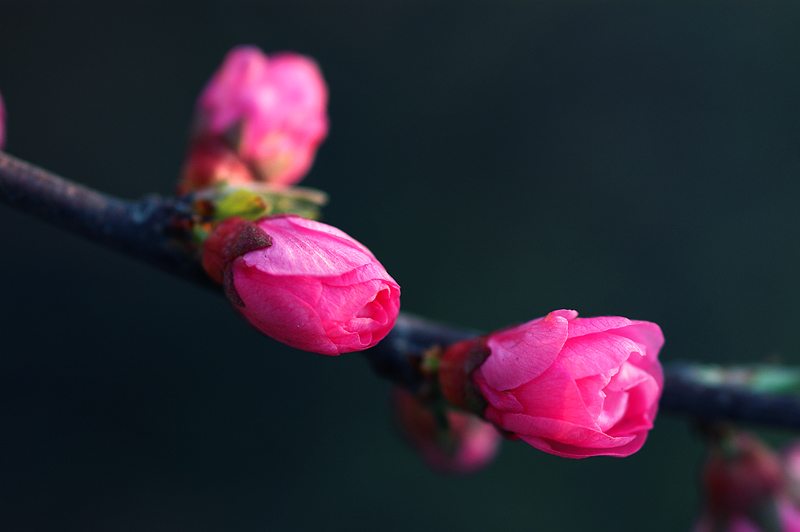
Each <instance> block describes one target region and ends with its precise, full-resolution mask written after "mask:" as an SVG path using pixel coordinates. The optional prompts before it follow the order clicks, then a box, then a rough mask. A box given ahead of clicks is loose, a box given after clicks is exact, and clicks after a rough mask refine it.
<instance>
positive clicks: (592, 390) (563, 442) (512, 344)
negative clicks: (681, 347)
mask: <svg viewBox="0 0 800 532" xmlns="http://www.w3.org/2000/svg"><path fill="white" fill-rule="evenodd" d="M577 315H578V313H577V312H575V311H573V310H556V311H554V312H551V313H550V314H548V315H547V316H545V317H544V318H539V319H536V320H533V321H531V322H528V323H524V324H522V325H518V326H515V327H510V328H508V329H504V330H502V331H498V332H495V333H491V334H489V335H488V336H485V337H482V338H477V339H473V340H467V341H465V342H461V343H458V344H455V345H452V346H450V347H449V348H447V349H446V350H445V352H444V355H443V356H442V359H441V362H440V367H439V380H440V383H441V385H442V393H443V394H444V395H445V397H446V398H447V399H448V400H449V401H450V402H452V403H453V404H456V405H458V406H462V407H465V408H469V409H470V410H472V411H474V412H476V413H480V414H482V415H483V416H484V418H485V419H487V420H489V421H491V422H493V423H494V424H495V425H497V426H498V427H499V428H500V429H502V430H503V431H505V434H506V436H508V437H510V438H512V439H516V438H521V439H523V440H525V441H526V442H528V443H530V444H531V445H533V446H534V447H536V448H537V449H540V450H542V451H545V452H548V453H552V454H556V455H559V456H565V457H568V458H583V457H587V456H596V455H609V456H628V455H630V454H632V453H634V452H636V451H638V450H639V449H640V448H641V447H642V445H643V444H644V441H645V438H646V437H647V433H648V431H649V430H650V429H651V428H652V426H653V421H654V420H655V416H656V411H657V409H658V400H659V398H660V396H661V389H662V387H663V382H664V378H663V372H662V369H661V364H660V363H659V362H658V352H659V350H660V349H661V346H662V345H663V343H664V337H663V335H662V334H661V329H660V328H659V327H658V325H656V324H655V323H649V322H644V321H631V320H628V319H627V318H620V317H602V318H582V319H579V318H577Z"/></svg>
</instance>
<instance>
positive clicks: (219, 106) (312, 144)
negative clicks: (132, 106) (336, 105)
mask: <svg viewBox="0 0 800 532" xmlns="http://www.w3.org/2000/svg"><path fill="white" fill-rule="evenodd" d="M327 100H328V90H327V87H326V85H325V81H324V79H323V78H322V74H321V73H320V71H319V68H318V67H317V65H316V63H314V61H312V60H311V59H309V58H307V57H304V56H301V55H298V54H294V53H289V52H284V53H278V54H274V55H271V56H269V57H268V56H266V55H264V54H263V53H262V52H261V51H260V50H259V49H258V48H255V47H252V46H241V47H238V48H234V49H233V50H231V52H230V53H228V55H227V57H226V58H225V60H224V62H223V63H222V66H221V67H220V68H219V70H217V72H216V73H215V74H214V76H213V77H212V78H211V81H210V82H209V83H208V85H207V86H206V87H205V89H204V90H203V92H202V94H201V95H200V98H199V99H198V101H197V109H196V125H195V132H194V134H195V139H207V138H208V137H211V138H216V139H224V140H225V142H227V143H228V145H229V146H230V147H231V148H232V149H233V150H234V151H235V152H236V153H237V155H238V156H239V157H241V159H242V161H243V162H244V164H246V165H247V166H248V167H250V168H251V169H252V170H253V171H254V176H255V177H256V178H257V179H258V180H259V181H266V182H269V183H272V184H276V185H292V184H294V183H296V182H297V181H299V180H300V179H302V178H303V176H304V175H305V174H306V173H307V172H308V170H309V168H310V167H311V164H312V163H313V161H314V155H315V153H316V150H317V147H318V146H319V144H320V143H321V142H322V140H323V139H324V138H325V135H326V134H327V132H328V118H327V115H326V106H327ZM193 149H195V147H194V146H193V147H192V148H190V152H191V151H192V150H193ZM188 179H189V178H187V177H186V176H184V179H183V181H184V182H183V187H184V188H190V189H191V188H199V187H198V186H193V185H194V183H192V182H190V181H188Z"/></svg>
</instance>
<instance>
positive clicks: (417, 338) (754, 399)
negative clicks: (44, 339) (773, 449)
mask: <svg viewBox="0 0 800 532" xmlns="http://www.w3.org/2000/svg"><path fill="white" fill-rule="evenodd" d="M0 202H2V203H5V204H7V205H9V206H11V207H15V208H17V209H19V210H21V211H23V212H26V213H28V214H31V215H33V216H35V217H37V218H39V219H41V220H44V221H47V222H49V223H51V224H54V225H56V226H58V227H61V228H64V229H67V230H69V231H72V232H73V233H77V234H79V235H82V236H84V237H86V238H88V239H90V240H92V241H94V242H97V243H99V244H101V245H104V246H108V247H112V248H114V249H117V250H119V251H122V252H123V253H125V254H127V255H130V256H133V257H137V258H139V259H141V260H144V261H146V262H148V263H150V264H152V265H154V266H156V267H158V268H161V269H163V270H165V271H168V272H170V273H172V274H175V275H177V276H179V277H181V278H182V279H186V280H188V281H191V282H194V283H196V284H198V285H200V286H203V287H205V288H211V289H213V290H215V291H216V292H217V293H220V294H221V293H222V290H221V289H220V288H219V286H217V285H216V284H215V283H213V281H211V280H210V279H209V278H208V276H207V275H206V274H205V272H204V271H203V269H202V267H201V266H200V262H199V260H198V256H197V253H196V250H195V249H193V247H192V246H191V244H190V241H189V238H188V234H187V233H186V232H185V231H183V230H182V227H183V226H184V224H183V222H187V221H190V220H191V218H192V216H193V214H192V211H191V198H190V197H181V198H161V197H159V196H156V195H151V196H146V197H144V198H143V199H141V200H139V201H125V200H121V199H118V198H115V197H112V196H108V195H106V194H102V193H100V192H96V191H94V190H91V189H89V188H86V187H83V186H81V185H78V184H75V183H72V182H70V181H67V180H65V179H63V178H61V177H59V176H57V175H54V174H52V173H50V172H48V171H46V170H43V169H41V168H38V167H36V166H33V165H31V164H29V163H26V162H24V161H21V160H19V159H16V158H14V157H12V156H10V155H8V154H6V153H4V152H0ZM478 334H480V333H479V332H477V331H472V330H466V329H460V328H456V327H450V326H446V325H443V324H440V323H437V322H434V321H431V320H428V319H427V318H423V317H419V316H413V315H410V314H407V313H401V314H400V316H399V317H398V319H397V324H396V325H395V327H394V329H393V330H392V331H391V332H390V333H389V335H388V336H387V337H386V338H385V339H384V340H383V341H382V342H381V343H379V344H378V345H377V346H375V347H374V348H372V349H370V350H369V351H367V352H365V355H366V357H367V358H368V360H369V361H370V364H371V365H372V367H373V369H374V370H375V372H376V373H377V374H379V375H381V376H382V377H386V378H388V379H390V380H392V381H394V382H395V383H397V384H400V385H402V386H404V387H406V388H409V389H411V390H417V389H419V388H420V387H421V386H423V385H424V384H425V381H424V375H423V372H422V371H421V362H422V355H423V352H424V351H425V350H426V349H429V348H430V347H432V346H434V345H441V346H445V345H448V344H451V343H453V342H457V341H459V340H464V339H467V338H470V337H473V336H476V335H478ZM704 368H706V369H707V367H704V366H702V365H696V364H671V365H669V364H668V365H666V367H665V384H664V392H663V395H662V398H661V405H660V408H661V411H662V412H672V413H675V414H681V415H687V416H691V417H694V418H698V419H702V420H706V421H732V422H740V423H750V424H759V425H764V426H772V427H781V428H793V429H800V395H797V394H796V393H792V394H776V393H766V392H763V391H757V390H756V391H754V390H753V389H752V388H751V387H748V386H747V385H746V383H734V384H731V383H730V382H726V381H725V380H724V379H723V380H716V381H711V380H709V379H708V378H707V371H706V372H705V373H704ZM737 374H738V373H737ZM792 391H793V392H794V391H797V390H792Z"/></svg>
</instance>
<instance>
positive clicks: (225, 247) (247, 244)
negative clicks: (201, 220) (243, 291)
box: [203, 217, 272, 307]
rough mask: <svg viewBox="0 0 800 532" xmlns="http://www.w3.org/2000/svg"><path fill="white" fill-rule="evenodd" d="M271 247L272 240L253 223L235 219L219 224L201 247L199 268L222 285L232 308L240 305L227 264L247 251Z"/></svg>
mask: <svg viewBox="0 0 800 532" xmlns="http://www.w3.org/2000/svg"><path fill="white" fill-rule="evenodd" d="M271 245H272V239H271V238H270V236H269V235H268V234H267V233H266V232H264V231H263V230H262V229H261V228H260V227H258V226H257V225H256V224H255V223H254V222H252V221H248V220H244V219H242V218H239V217H232V218H227V219H225V220H223V221H222V222H221V223H220V224H219V225H217V226H216V227H215V228H214V230H213V231H212V232H211V233H210V234H209V235H208V238H206V240H205V242H204V243H203V268H204V269H205V271H206V273H208V275H209V276H211V278H212V279H213V280H214V281H216V282H218V283H220V284H222V287H223V289H224V290H225V296H226V297H227V298H228V299H229V300H230V302H231V303H232V304H234V305H236V306H239V307H243V306H244V302H242V298H241V297H239V294H238V293H237V291H236V287H235V286H234V284H233V275H232V272H231V263H232V262H233V261H234V260H235V259H236V258H238V257H241V256H243V255H245V254H247V253H250V252H251V251H256V250H259V249H264V248H267V247H269V246H271Z"/></svg>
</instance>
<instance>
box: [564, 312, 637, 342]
mask: <svg viewBox="0 0 800 532" xmlns="http://www.w3.org/2000/svg"><path fill="white" fill-rule="evenodd" d="M630 324H631V320H629V319H628V318H622V317H619V316H600V317H597V318H577V319H574V320H572V321H570V322H569V337H570V338H577V337H579V336H584V335H587V334H594V333H599V332H603V333H604V332H610V331H612V330H613V329H619V328H622V327H627V326H628V325H630Z"/></svg>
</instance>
